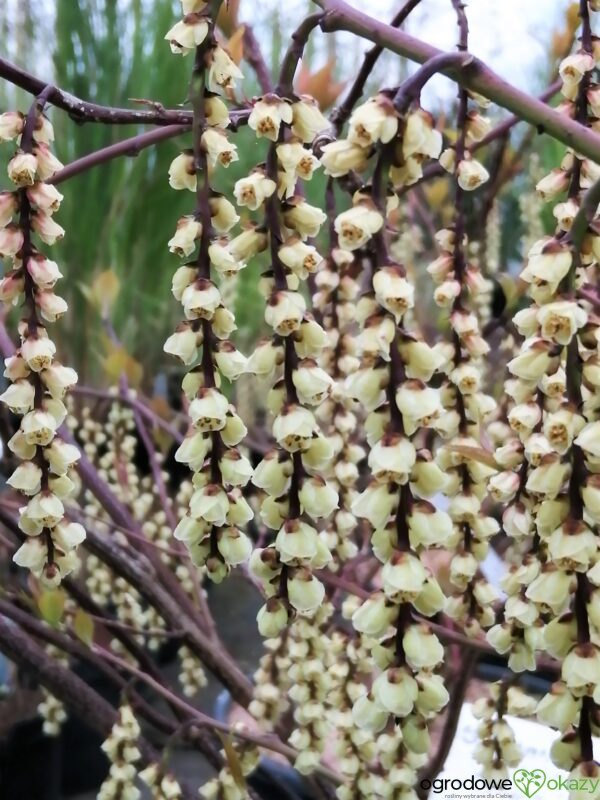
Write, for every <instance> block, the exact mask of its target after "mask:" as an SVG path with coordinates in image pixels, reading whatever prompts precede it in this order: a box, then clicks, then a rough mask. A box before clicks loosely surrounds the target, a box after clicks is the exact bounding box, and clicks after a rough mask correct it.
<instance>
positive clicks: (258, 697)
mask: <svg viewBox="0 0 600 800" xmlns="http://www.w3.org/2000/svg"><path fill="white" fill-rule="evenodd" d="M288 638H289V628H286V629H285V630H284V631H282V633H281V636H277V637H275V638H273V639H265V641H264V642H263V645H264V648H265V650H266V652H265V653H263V655H262V656H261V657H260V661H259V666H258V669H257V670H256V672H255V673H254V675H253V682H254V692H253V698H252V700H251V701H250V704H249V705H248V712H249V713H250V714H251V715H252V716H253V717H254V719H255V720H257V721H258V722H259V723H260V725H261V727H262V728H264V729H266V730H273V729H274V728H275V725H276V724H277V721H278V720H279V719H280V718H281V716H282V714H284V713H285V712H286V711H287V710H288V708H289V705H290V704H289V701H288V699H287V697H288V695H287V693H288V689H289V687H290V679H289V675H288V670H289V668H290V665H291V663H292V662H291V659H290V656H289V652H288V645H287V642H288Z"/></svg>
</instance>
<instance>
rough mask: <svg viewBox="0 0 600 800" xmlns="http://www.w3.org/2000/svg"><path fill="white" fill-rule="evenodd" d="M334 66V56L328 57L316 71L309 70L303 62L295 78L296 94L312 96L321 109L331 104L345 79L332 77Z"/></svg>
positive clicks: (342, 86)
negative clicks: (340, 79) (339, 79)
mask: <svg viewBox="0 0 600 800" xmlns="http://www.w3.org/2000/svg"><path fill="white" fill-rule="evenodd" d="M334 67H335V58H330V59H329V60H328V61H327V63H326V64H325V65H324V66H323V67H321V69H318V70H317V71H316V72H310V71H309V69H308V66H306V65H305V63H304V62H303V63H302V66H301V67H300V70H299V72H298V77H297V78H296V90H297V92H298V94H309V95H310V96H311V97H314V98H315V100H316V101H317V103H318V104H319V106H320V107H321V110H325V109H327V108H329V107H330V106H332V105H333V104H334V102H335V101H336V100H337V98H338V97H339V96H340V94H341V92H342V90H343V88H344V86H345V85H346V82H345V81H341V82H340V81H335V80H334V79H333V70H334Z"/></svg>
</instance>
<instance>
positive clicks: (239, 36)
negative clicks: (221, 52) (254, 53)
mask: <svg viewBox="0 0 600 800" xmlns="http://www.w3.org/2000/svg"><path fill="white" fill-rule="evenodd" d="M245 32H246V26H245V25H240V27H239V28H238V29H237V31H236V32H235V33H234V34H233V36H230V37H229V41H228V42H227V49H228V50H229V55H230V56H231V57H232V59H233V60H234V61H235V63H236V64H239V63H240V61H241V60H242V58H243V57H244V33H245Z"/></svg>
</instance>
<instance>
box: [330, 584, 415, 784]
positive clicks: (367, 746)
mask: <svg viewBox="0 0 600 800" xmlns="http://www.w3.org/2000/svg"><path fill="white" fill-rule="evenodd" d="M358 605H360V601H359V600H358V598H355V597H353V596H349V597H347V598H346V600H345V601H344V603H343V605H342V615H343V617H344V618H346V619H350V618H351V617H352V614H353V613H354V611H356V609H357V607H358ZM329 652H330V662H331V663H330V666H329V669H328V674H329V679H330V689H329V693H328V696H327V715H328V718H329V722H330V724H331V726H332V728H333V729H334V730H335V731H336V732H337V736H336V739H335V743H334V754H335V756H336V759H337V764H338V769H339V771H340V773H341V774H342V775H343V777H344V779H345V780H344V783H343V784H342V785H340V786H338V788H337V789H336V796H337V797H338V800H354V798H355V797H377V798H379V797H387V796H389V795H390V793H391V792H392V791H393V786H394V781H395V777H396V774H400V773H401V768H400V770H398V772H397V773H395V772H391V771H390V769H389V766H390V765H389V763H388V768H386V767H385V766H384V765H383V763H382V756H383V761H386V758H387V759H388V761H389V757H388V754H389V753H390V752H392V749H393V748H390V746H389V744H390V739H395V740H396V746H399V744H400V740H401V734H400V733H399V731H397V730H395V731H393V732H392V733H391V734H385V733H384V734H380V735H379V736H378V737H377V738H374V737H373V735H372V733H371V732H370V731H368V730H364V729H362V728H359V727H357V726H356V725H355V723H354V719H353V716H352V706H353V704H354V702H355V700H357V698H358V697H360V696H361V694H362V693H363V691H364V689H363V686H364V682H365V679H366V678H367V676H369V675H370V674H371V672H372V666H373V665H372V660H371V658H370V654H369V652H368V651H367V649H366V648H365V647H364V646H363V644H362V642H361V640H360V637H357V636H354V637H351V636H348V635H346V634H345V633H343V632H342V631H334V632H333V633H332V634H331V636H330V644H329Z"/></svg>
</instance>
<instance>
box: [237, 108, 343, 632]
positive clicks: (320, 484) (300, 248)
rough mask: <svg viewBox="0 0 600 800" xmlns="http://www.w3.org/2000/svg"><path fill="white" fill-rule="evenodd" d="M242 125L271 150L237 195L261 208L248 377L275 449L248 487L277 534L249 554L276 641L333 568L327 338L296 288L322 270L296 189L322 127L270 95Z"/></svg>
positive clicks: (312, 218)
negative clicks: (259, 333)
mask: <svg viewBox="0 0 600 800" xmlns="http://www.w3.org/2000/svg"><path fill="white" fill-rule="evenodd" d="M249 125H250V127H251V128H252V129H253V130H254V131H255V133H256V135H257V137H258V138H259V139H260V138H265V139H267V140H268V141H269V142H270V144H269V147H268V155H267V160H266V163H265V164H264V165H259V166H258V167H257V168H256V169H255V170H254V171H253V172H252V173H251V175H250V176H249V178H242V179H240V180H239V181H238V182H237V183H236V186H235V195H236V199H237V201H238V204H239V205H240V206H246V207H248V208H249V209H250V210H255V209H258V208H259V207H261V208H263V209H264V219H263V220H261V221H260V224H261V227H260V228H259V229H255V230H263V231H265V237H266V238H265V241H264V244H265V246H268V247H269V251H270V256H271V269H270V270H269V271H268V272H266V273H265V274H264V275H263V277H262V281H261V290H262V292H263V294H264V295H265V297H266V303H267V305H266V310H265V322H266V323H267V325H268V326H269V328H270V329H271V330H272V335H271V336H270V337H269V338H266V339H263V340H262V341H260V342H259V344H258V346H257V348H256V350H255V352H254V353H253V354H252V356H251V357H250V359H249V361H248V370H249V371H250V372H252V373H253V374H255V375H257V376H258V377H260V378H262V379H264V380H265V381H268V382H269V384H270V385H271V390H270V392H269V396H268V407H269V410H270V411H271V413H272V414H273V417H274V420H273V437H274V439H275V441H276V446H275V447H274V448H273V449H272V450H270V451H269V452H268V453H267V454H266V455H265V456H264V458H263V460H262V461H261V462H260V463H259V464H258V466H257V467H256V468H255V470H254V473H253V476H252V481H253V483H254V485H255V486H256V487H257V488H258V489H260V490H261V492H262V493H264V494H263V499H262V502H261V509H260V517H261V520H262V522H263V523H264V524H265V525H266V527H267V528H269V529H272V530H275V531H278V532H277V535H276V536H275V540H274V543H273V544H272V545H270V546H268V547H265V548H262V549H258V550H255V551H254V552H253V554H252V558H251V561H250V568H251V570H252V572H253V574H254V575H255V576H256V578H258V580H259V581H260V583H261V585H262V587H263V589H264V592H265V594H266V596H267V602H266V604H265V605H264V606H263V607H262V608H261V609H260V611H259V613H258V627H259V630H260V632H261V633H262V634H263V636H266V637H268V638H273V637H276V636H277V635H278V634H279V633H280V632H281V631H282V630H283V628H284V627H285V626H286V625H287V624H288V622H289V621H290V619H291V617H292V616H294V615H295V614H296V613H299V614H306V615H310V614H312V613H313V612H314V611H315V610H316V609H317V608H318V607H319V606H320V605H321V603H322V601H323V598H324V596H325V588H324V586H323V584H322V583H321V581H320V580H319V579H318V578H317V577H316V576H315V575H314V570H316V569H322V568H323V567H325V566H326V565H327V564H328V563H329V562H330V561H331V552H330V550H329V547H328V546H327V542H326V537H325V536H324V534H322V533H319V531H318V529H317V527H316V523H317V522H318V520H320V519H324V518H327V517H329V516H330V515H331V513H332V512H333V511H334V510H335V509H336V508H337V506H338V494H337V492H336V490H335V488H334V486H333V485H332V484H330V483H328V482H327V480H325V479H324V477H323V476H324V471H325V470H326V468H327V466H328V464H329V463H330V461H331V458H332V456H333V447H332V443H331V442H330V440H329V438H328V437H327V436H325V435H324V434H323V432H322V431H321V429H320V427H319V424H318V422H317V416H316V414H315V412H314V411H313V409H316V408H317V407H318V406H319V405H320V404H321V403H322V402H323V401H324V400H325V399H326V398H327V397H328V396H329V394H330V392H331V387H332V385H333V380H332V378H331V377H330V376H329V375H328V374H327V372H325V371H324V370H323V369H322V368H321V367H320V366H319V364H318V358H319V356H320V354H321V352H322V350H323V348H324V346H325V344H326V334H325V331H324V330H323V328H322V327H321V325H319V324H318V323H317V322H316V321H315V319H314V317H313V316H312V314H311V313H310V312H309V311H308V309H307V305H306V301H305V299H304V296H303V294H302V293H301V291H300V282H301V281H304V280H306V279H307V278H308V276H309V275H310V274H312V273H314V272H315V270H316V269H317V267H318V266H319V264H320V263H321V262H322V257H321V256H320V254H319V253H318V251H317V250H316V248H315V247H314V246H312V245H311V244H310V243H309V242H308V241H307V240H308V239H310V238H311V237H314V236H316V235H317V233H318V232H319V228H320V226H321V224H322V223H323V222H324V221H325V218H326V216H325V214H324V213H323V212H322V211H321V209H319V208H316V207H314V206H312V205H310V204H309V203H308V202H307V201H306V200H305V198H304V196H303V194H302V193H301V191H300V189H299V183H298V182H299V180H310V178H311V177H312V174H313V172H314V170H315V169H316V168H317V167H318V166H319V164H318V161H317V159H316V158H315V156H314V155H313V152H312V149H311V148H310V147H308V146H306V145H310V144H311V143H312V141H313V139H314V138H315V135H316V134H317V133H318V132H319V131H322V130H323V129H325V128H327V127H328V122H327V120H325V118H324V117H323V116H322V114H321V112H320V111H319V109H318V106H317V105H316V104H315V102H314V101H313V100H312V99H311V98H309V97H296V96H294V97H293V98H291V99H288V98H286V97H279V96H277V95H275V94H269V95H265V96H263V97H261V98H258V99H256V100H255V101H254V103H253V108H252V112H251V114H250V118H249Z"/></svg>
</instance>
